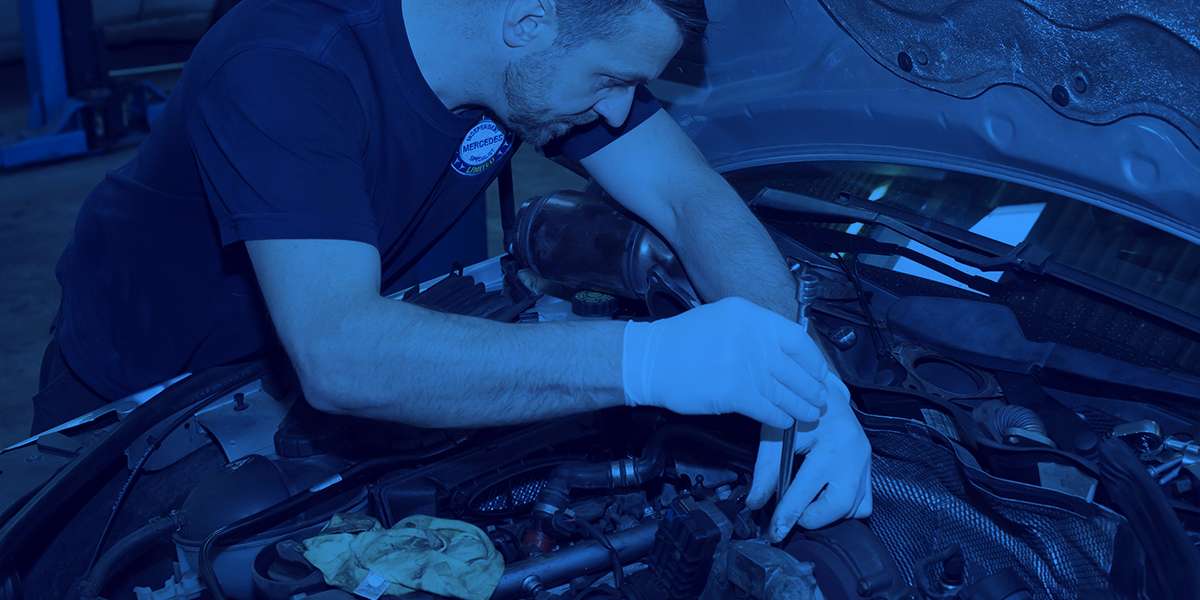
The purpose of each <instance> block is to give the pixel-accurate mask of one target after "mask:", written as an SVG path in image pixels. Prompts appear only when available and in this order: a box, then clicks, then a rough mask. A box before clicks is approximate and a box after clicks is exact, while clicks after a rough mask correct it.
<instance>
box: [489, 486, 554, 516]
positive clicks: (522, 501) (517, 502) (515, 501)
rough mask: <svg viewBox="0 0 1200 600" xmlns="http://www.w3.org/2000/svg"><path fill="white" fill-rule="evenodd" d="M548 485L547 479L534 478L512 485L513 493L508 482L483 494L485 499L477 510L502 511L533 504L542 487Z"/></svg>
mask: <svg viewBox="0 0 1200 600" xmlns="http://www.w3.org/2000/svg"><path fill="white" fill-rule="evenodd" d="M544 487H546V480H545V479H532V480H530V481H526V482H524V483H519V484H517V485H514V486H513V487H512V492H511V494H510V493H509V490H508V488H507V484H502V485H501V486H498V487H497V488H495V489H493V490H492V492H491V493H490V494H483V498H485V500H483V501H482V502H480V503H479V504H478V505H477V506H476V507H475V510H476V511H478V512H481V513H490V512H501V511H506V510H511V509H514V508H520V507H522V506H526V505H529V504H532V503H533V501H534V500H536V499H537V496H538V494H539V493H541V491H542V488H544Z"/></svg>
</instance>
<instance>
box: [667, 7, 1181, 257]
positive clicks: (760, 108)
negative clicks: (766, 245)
mask: <svg viewBox="0 0 1200 600" xmlns="http://www.w3.org/2000/svg"><path fill="white" fill-rule="evenodd" d="M1149 6H1151V4H1148V3H1140V2H1133V1H1132V0H1100V1H1092V0H1088V1H1086V2H1085V1H1084V0H1072V1H1069V2H1045V1H1037V0H1029V1H1021V0H1007V1H998V2H978V3H962V2H952V1H950V0H938V1H934V2H925V1H916V0H874V1H870V2H868V1H866V0H853V1H852V0H821V1H817V0H756V1H754V2H738V1H736V0H709V2H708V11H709V16H710V18H711V20H712V22H713V23H712V25H711V26H710V27H709V30H708V35H707V40H706V42H705V44H704V46H703V48H702V49H701V51H702V53H703V58H702V61H703V64H704V75H703V83H702V84H701V85H700V86H699V87H697V88H690V90H689V91H687V92H686V93H683V94H682V96H681V97H679V98H676V99H674V100H675V101H674V102H673V103H672V106H671V111H672V113H673V114H674V115H675V117H676V118H677V119H678V120H679V121H680V123H681V124H682V125H683V126H684V128H685V129H686V130H687V131H688V133H689V135H691V137H692V138H693V139H694V140H695V141H696V143H697V145H698V146H699V147H700V148H701V150H702V151H703V152H704V153H705V154H706V156H707V157H708V158H709V160H710V161H711V162H712V163H713V164H714V165H716V166H717V167H718V168H719V169H720V170H723V171H728V170H732V169H739V168H746V167H752V166H759V165H762V164H768V163H778V162H783V161H806V162H807V161H818V160H819V161H826V160H853V161H879V162H891V163H902V164H911V165H917V166H926V167H934V168H941V169H948V170H956V171H961V172H967V173H974V174H978V175H985V176H989V177H995V178H999V179H1004V180H1008V181H1012V182H1015V183H1020V184H1023V185H1028V186H1032V187H1037V188H1041V189H1045V190H1047V191H1051V192H1054V193H1057V194H1061V195H1064V196H1069V197H1074V198H1077V199H1080V200H1083V201H1086V202H1089V203H1092V204H1096V205H1099V206H1102V207H1104V208H1106V209H1108V210H1111V211H1114V212H1117V213H1120V214H1124V215H1126V216H1129V217H1132V218H1135V219H1137V220H1139V221H1142V222H1145V223H1147V224H1149V225H1152V226H1154V227H1157V228H1159V229H1162V230H1164V231H1167V232H1170V233H1172V234H1174V235H1177V236H1180V237H1183V238H1185V239H1188V240H1190V241H1192V242H1200V4H1196V3H1191V2H1175V3H1171V2H1160V3H1157V6H1158V8H1148V7H1149Z"/></svg>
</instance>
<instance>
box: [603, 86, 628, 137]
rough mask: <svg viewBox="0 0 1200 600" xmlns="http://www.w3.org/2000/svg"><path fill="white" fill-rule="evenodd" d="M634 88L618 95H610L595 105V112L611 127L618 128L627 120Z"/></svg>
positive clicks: (626, 89)
mask: <svg viewBox="0 0 1200 600" xmlns="http://www.w3.org/2000/svg"><path fill="white" fill-rule="evenodd" d="M633 92H634V88H632V87H630V88H625V89H624V90H623V91H621V92H619V93H615V94H612V95H610V96H608V97H606V98H604V99H603V100H601V101H599V102H597V103H596V106H595V109H596V112H597V113H599V114H600V116H601V117H604V120H605V121H607V122H608V124H609V125H610V126H612V127H620V126H621V125H624V124H625V119H628V118H629V111H630V110H631V109H632V108H633Z"/></svg>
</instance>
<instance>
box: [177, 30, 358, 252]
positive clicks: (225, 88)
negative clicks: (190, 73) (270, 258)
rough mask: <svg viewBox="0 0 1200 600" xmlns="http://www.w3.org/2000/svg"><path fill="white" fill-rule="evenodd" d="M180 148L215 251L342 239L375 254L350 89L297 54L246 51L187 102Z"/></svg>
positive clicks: (355, 102) (333, 74) (336, 74)
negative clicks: (190, 163) (194, 170)
mask: <svg viewBox="0 0 1200 600" xmlns="http://www.w3.org/2000/svg"><path fill="white" fill-rule="evenodd" d="M194 102H195V104H194V106H193V107H192V110H190V111H189V113H188V115H187V132H188V139H189V142H190V144H191V146H192V151H193V154H194V155H195V158H196V161H197V164H198V167H199V171H200V176H201V178H202V179H203V181H204V188H205V192H206V194H207V196H208V200H209V206H210V208H211V209H212V213H213V215H214V217H215V219H216V221H217V224H218V226H219V229H220V236H221V243H222V244H224V245H228V244H231V243H234V242H239V241H246V240H262V239H345V240H352V241H360V242H365V243H368V244H372V245H378V236H379V229H378V226H377V224H376V222H375V217H374V211H373V210H372V207H371V202H370V197H369V195H368V193H367V186H366V175H365V169H364V167H363V154H364V147H365V144H366V136H367V127H366V117H365V114H364V112H363V108H362V105H361V104H360V103H359V102H358V97H357V95H356V94H355V92H354V89H353V88H352V87H351V84H350V81H349V80H348V79H347V78H346V77H345V76H344V75H342V74H341V73H339V72H337V71H334V70H333V69H331V68H329V67H327V66H324V65H321V64H319V63H317V62H315V61H313V60H311V59H309V58H307V57H305V56H303V55H302V54H300V53H297V52H294V51H288V50H275V49H253V50H248V51H245V52H242V53H241V54H238V55H237V56H235V57H233V58H231V59H229V60H228V61H227V62H226V63H225V64H224V65H222V66H221V67H220V68H219V69H218V70H217V71H216V73H215V74H214V75H213V77H212V78H211V79H210V80H209V81H208V83H207V85H205V87H204V88H203V89H202V90H200V91H199V93H198V95H197V96H196V97H195V99H194Z"/></svg>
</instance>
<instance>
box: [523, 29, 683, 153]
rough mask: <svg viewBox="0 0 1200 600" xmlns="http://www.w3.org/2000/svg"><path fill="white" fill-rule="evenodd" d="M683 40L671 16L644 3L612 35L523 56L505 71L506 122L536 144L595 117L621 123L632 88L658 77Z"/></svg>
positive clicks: (616, 125) (547, 140)
mask: <svg viewBox="0 0 1200 600" xmlns="http://www.w3.org/2000/svg"><path fill="white" fill-rule="evenodd" d="M682 43H683V42H682V37H681V35H680V33H679V30H678V28H677V27H676V25H675V23H674V21H672V20H671V18H670V17H668V16H667V15H666V14H665V13H663V12H662V11H661V10H659V9H658V8H656V7H654V6H648V7H647V8H646V9H644V10H642V11H639V12H637V13H634V14H632V15H630V16H629V17H626V27H624V28H623V31H622V32H621V33H619V34H617V35H616V36H614V37H613V38H612V39H607V40H592V41H588V42H585V43H583V44H582V45H580V46H577V47H574V48H570V49H564V48H562V47H559V46H557V45H555V46H554V47H552V48H549V49H546V50H541V51H538V52H535V53H533V54H530V55H527V56H525V57H523V58H521V59H520V60H518V61H516V62H514V63H511V64H509V66H508V69H507V70H506V72H505V77H504V93H505V96H506V99H507V103H508V106H507V109H508V110H507V114H506V115H504V117H503V118H504V121H505V122H506V125H507V126H508V127H509V128H510V129H512V130H513V131H514V132H516V133H517V135H519V136H520V137H521V138H522V139H523V140H525V141H526V142H528V143H531V144H534V145H535V146H538V147H541V146H543V145H545V144H546V143H547V142H549V141H550V140H552V139H554V138H556V137H558V136H561V135H563V134H564V133H566V132H567V131H568V130H570V129H571V128H572V127H575V126H577V125H583V124H586V123H590V122H592V121H595V120H596V119H599V118H603V119H604V120H605V121H607V122H608V124H609V125H611V126H613V127H620V126H621V125H622V124H623V123H624V122H625V119H626V118H627V117H628V116H629V109H630V106H631V105H632V102H633V93H634V88H635V87H636V86H637V84H639V83H644V82H646V81H648V80H651V79H654V78H656V77H658V74H659V73H661V72H662V70H663V69H664V68H666V66H667V63H668V62H670V60H671V58H672V57H673V56H675V53H676V52H678V51H679V47H680V45H681V44H682Z"/></svg>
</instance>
